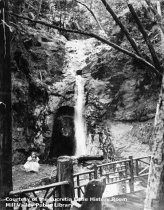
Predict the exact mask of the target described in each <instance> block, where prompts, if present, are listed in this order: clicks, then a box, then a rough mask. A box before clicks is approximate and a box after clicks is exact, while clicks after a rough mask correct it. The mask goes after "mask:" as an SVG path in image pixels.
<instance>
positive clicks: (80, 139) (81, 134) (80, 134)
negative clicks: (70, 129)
mask: <svg viewBox="0 0 164 210" xmlns="http://www.w3.org/2000/svg"><path fill="white" fill-rule="evenodd" d="M84 84H85V80H84V79H83V78H82V77H81V76H80V75H77V76H76V87H77V91H76V95H75V97H76V102H75V117H74V125H75V140H76V153H75V155H76V156H81V155H85V154H86V125H85V120H84V117H83V113H84V107H85V93H84Z"/></svg>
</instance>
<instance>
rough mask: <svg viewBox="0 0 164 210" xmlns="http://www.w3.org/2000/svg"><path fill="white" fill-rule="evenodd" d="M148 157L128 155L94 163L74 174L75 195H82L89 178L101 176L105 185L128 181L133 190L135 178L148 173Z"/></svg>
mask: <svg viewBox="0 0 164 210" xmlns="http://www.w3.org/2000/svg"><path fill="white" fill-rule="evenodd" d="M150 158H151V156H144V157H140V158H133V157H132V156H129V158H128V159H125V160H119V161H114V162H109V163H104V164H101V165H97V166H96V165H95V166H94V169H93V170H88V171H85V172H81V173H76V174H74V176H73V177H74V189H75V196H76V197H78V198H79V197H82V196H83V194H84V191H85V186H86V185H87V183H88V182H89V180H91V179H97V178H101V177H105V178H106V184H107V185H110V184H116V183H120V182H125V181H129V187H130V191H131V192H133V191H134V181H135V179H136V178H140V177H143V176H147V175H148V172H149V165H150Z"/></svg>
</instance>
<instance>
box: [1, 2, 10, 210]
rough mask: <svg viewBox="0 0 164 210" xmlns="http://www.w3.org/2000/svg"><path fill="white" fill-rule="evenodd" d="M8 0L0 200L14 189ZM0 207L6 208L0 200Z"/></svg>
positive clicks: (3, 32) (3, 29)
mask: <svg viewBox="0 0 164 210" xmlns="http://www.w3.org/2000/svg"><path fill="white" fill-rule="evenodd" d="M7 9H8V1H7V0H0V200H2V199H3V198H4V197H5V196H7V195H8V193H9V191H10V190H12V141H11V139H12V137H11V73H10V40H9V39H10V37H9V35H10V31H9V27H8V24H7V22H8V19H7V18H8V17H7V13H8V10H7ZM0 209H2V210H3V209H6V207H5V204H4V202H0Z"/></svg>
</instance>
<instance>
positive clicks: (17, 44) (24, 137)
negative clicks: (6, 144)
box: [12, 28, 158, 164]
mask: <svg viewBox="0 0 164 210" xmlns="http://www.w3.org/2000/svg"><path fill="white" fill-rule="evenodd" d="M27 31H28V32H26V33H25V34H21V35H19V36H17V37H16V38H15V40H14V41H13V42H12V63H13V67H12V70H13V73H12V82H13V94H12V102H13V130H14V131H13V154H14V155H13V163H14V164H17V163H22V162H24V160H25V159H26V157H27V154H28V152H29V151H30V149H31V147H32V146H31V145H33V144H34V145H35V147H37V148H38V151H39V153H40V154H42V157H44V158H43V159H42V161H44V159H46V157H47V156H48V151H49V147H50V144H51V136H52V127H53V120H54V116H55V113H56V112H57V110H58V109H59V108H60V107H62V106H70V107H74V105H75V100H76V97H75V91H76V86H75V78H76V75H81V76H82V77H83V78H84V79H85V113H84V116H85V119H86V123H87V133H88V135H97V132H99V131H102V130H103V129H104V127H109V129H110V127H111V126H112V125H116V124H117V122H118V123H120V122H121V123H133V122H136V123H138V125H140V124H141V122H144V121H145V122H146V121H148V120H150V119H152V118H154V114H155V110H156V103H157V98H158V82H155V80H152V77H153V76H152V75H151V73H149V74H148V70H147V69H146V68H143V66H142V65H140V64H136V63H135V61H134V60H132V59H131V58H129V57H128V56H126V55H123V54H121V53H119V52H117V51H115V50H113V49H111V47H109V46H107V45H104V44H101V43H100V42H98V41H96V40H95V39H92V38H90V39H86V40H70V41H66V39H65V38H63V37H62V36H57V35H55V34H49V33H48V32H45V31H42V32H41V31H37V30H35V29H32V28H28V30H27ZM54 37H55V38H54ZM150 79H151V82H150ZM111 122H114V123H111ZM150 127H151V128H152V125H150ZM53 132H55V131H53ZM136 132H138V131H137V129H136ZM146 132H147V131H146ZM116 138H117V137H114V139H116ZM143 138H144V137H143ZM145 141H147V140H145ZM143 142H144V140H143Z"/></svg>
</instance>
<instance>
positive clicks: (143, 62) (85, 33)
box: [10, 13, 162, 75]
mask: <svg viewBox="0 0 164 210" xmlns="http://www.w3.org/2000/svg"><path fill="white" fill-rule="evenodd" d="M10 15H12V16H15V17H17V18H21V19H24V20H28V21H30V22H32V23H38V24H41V25H44V26H47V27H50V28H54V29H57V30H59V31H65V32H69V33H75V34H81V35H85V36H88V37H92V38H95V39H97V40H99V41H101V42H102V43H104V44H107V45H109V46H111V47H113V48H114V49H116V50H118V51H120V52H122V53H124V54H126V55H128V56H130V57H131V58H134V59H136V60H138V61H139V62H141V63H142V64H144V65H146V66H147V67H149V68H150V69H151V70H153V72H154V73H155V74H157V75H162V74H161V72H159V71H158V70H157V69H156V67H155V66H154V65H153V64H151V63H150V62H148V61H147V60H145V59H144V58H142V57H140V56H139V55H137V54H135V53H133V52H130V51H128V50H126V49H124V48H122V47H120V46H118V45H117V44H115V43H113V42H110V41H108V40H106V39H104V38H103V37H100V36H99V35H97V34H94V33H90V32H86V31H81V30H72V29H67V28H62V27H58V26H56V25H53V24H50V23H47V22H44V21H40V20H37V21H36V20H32V19H30V18H28V17H25V16H21V15H16V14H14V13H10Z"/></svg>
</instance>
